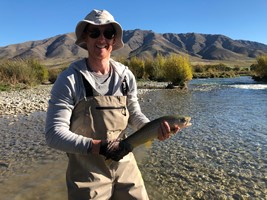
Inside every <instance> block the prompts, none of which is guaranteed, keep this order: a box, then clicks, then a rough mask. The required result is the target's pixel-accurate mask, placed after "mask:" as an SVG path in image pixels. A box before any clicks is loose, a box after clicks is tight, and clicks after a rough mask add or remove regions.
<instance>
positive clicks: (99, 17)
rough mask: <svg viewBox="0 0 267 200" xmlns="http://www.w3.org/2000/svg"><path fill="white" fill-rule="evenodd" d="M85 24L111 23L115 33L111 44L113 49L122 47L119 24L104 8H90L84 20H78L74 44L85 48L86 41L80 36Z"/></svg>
mask: <svg viewBox="0 0 267 200" xmlns="http://www.w3.org/2000/svg"><path fill="white" fill-rule="evenodd" d="M87 24H93V25H98V26H99V25H106V24H112V25H113V27H114V29H115V31H116V34H115V43H114V44H113V50H118V49H120V48H122V47H123V45H124V44H123V41H122V28H121V25H120V24H119V23H118V22H116V21H115V19H114V17H113V16H112V15H111V14H110V13H109V12H108V11H106V10H96V9H94V10H92V11H91V12H90V13H89V14H88V15H87V16H86V17H85V18H84V20H82V21H80V22H79V23H78V24H77V26H76V29H75V34H76V38H77V40H76V42H75V44H77V45H79V46H80V47H82V48H83V49H86V50H87V46H86V43H85V41H84V39H83V37H82V35H83V32H84V29H85V27H86V25H87Z"/></svg>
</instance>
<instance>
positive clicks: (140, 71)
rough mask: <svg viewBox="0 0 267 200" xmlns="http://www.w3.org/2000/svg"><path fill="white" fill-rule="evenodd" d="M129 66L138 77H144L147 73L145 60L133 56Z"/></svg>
mask: <svg viewBox="0 0 267 200" xmlns="http://www.w3.org/2000/svg"><path fill="white" fill-rule="evenodd" d="M129 68H130V70H131V71H132V72H133V74H134V75H135V77H136V78H137V79H142V78H143V77H144V73H145V63H144V61H143V60H141V59H139V58H137V57H132V58H131V59H130V61H129Z"/></svg>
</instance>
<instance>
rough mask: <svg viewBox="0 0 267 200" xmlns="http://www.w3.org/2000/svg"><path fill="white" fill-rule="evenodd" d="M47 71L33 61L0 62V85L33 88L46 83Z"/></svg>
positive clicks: (14, 60)
mask: <svg viewBox="0 0 267 200" xmlns="http://www.w3.org/2000/svg"><path fill="white" fill-rule="evenodd" d="M47 79H48V70H47V68H46V67H45V66H43V65H41V64H40V63H39V62H38V61H37V60H34V59H27V60H26V59H13V60H1V61H0V84H1V85H6V86H17V85H27V86H34V85H37V84H40V83H42V82H45V81H47Z"/></svg>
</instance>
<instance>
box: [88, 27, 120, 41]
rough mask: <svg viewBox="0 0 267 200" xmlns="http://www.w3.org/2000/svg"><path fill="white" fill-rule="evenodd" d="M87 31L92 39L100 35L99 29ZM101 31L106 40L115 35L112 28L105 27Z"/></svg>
mask: <svg viewBox="0 0 267 200" xmlns="http://www.w3.org/2000/svg"><path fill="white" fill-rule="evenodd" d="M88 33H89V37H90V38H93V39H96V38H98V37H99V36H100V35H101V31H100V30H99V29H95V30H92V31H88ZM102 33H103V35H104V37H105V38H106V39H108V40H111V39H112V38H114V37H115V31H114V30H112V29H106V30H104V31H103V32H102Z"/></svg>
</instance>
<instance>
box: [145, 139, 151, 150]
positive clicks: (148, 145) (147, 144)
mask: <svg viewBox="0 0 267 200" xmlns="http://www.w3.org/2000/svg"><path fill="white" fill-rule="evenodd" d="M151 145H152V141H151V140H150V141H148V142H146V143H144V146H145V147H146V148H150V147H151Z"/></svg>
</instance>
